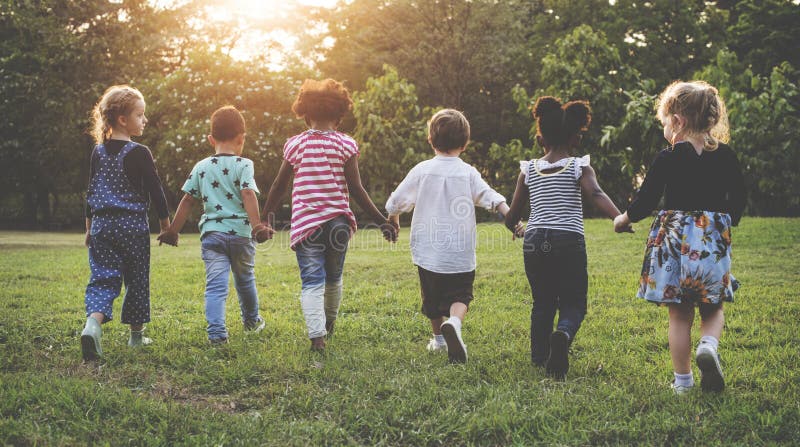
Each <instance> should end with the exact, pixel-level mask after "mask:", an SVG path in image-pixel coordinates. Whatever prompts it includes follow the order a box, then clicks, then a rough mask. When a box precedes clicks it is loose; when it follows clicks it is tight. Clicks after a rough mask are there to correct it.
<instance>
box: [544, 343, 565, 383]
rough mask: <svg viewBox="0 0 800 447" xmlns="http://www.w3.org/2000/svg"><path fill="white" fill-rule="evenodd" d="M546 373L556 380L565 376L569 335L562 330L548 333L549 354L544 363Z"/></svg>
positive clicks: (563, 378)
mask: <svg viewBox="0 0 800 447" xmlns="http://www.w3.org/2000/svg"><path fill="white" fill-rule="evenodd" d="M544 369H545V372H546V373H547V375H549V376H552V377H554V378H556V379H558V380H565V379H566V378H567V371H569V335H567V333H566V332H564V331H555V332H553V333H552V334H550V356H549V357H548V358H547V361H546V362H545V364H544Z"/></svg>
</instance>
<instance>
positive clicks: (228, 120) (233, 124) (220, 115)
mask: <svg viewBox="0 0 800 447" xmlns="http://www.w3.org/2000/svg"><path fill="white" fill-rule="evenodd" d="M244 132H245V125H244V117H243V116H242V114H241V112H239V111H238V110H237V109H236V107H234V106H224V107H220V108H219V109H217V110H216V111H214V113H213V114H211V136H212V137H214V139H216V140H217V141H231V140H233V139H234V138H236V137H238V136H239V135H241V134H243V133H244Z"/></svg>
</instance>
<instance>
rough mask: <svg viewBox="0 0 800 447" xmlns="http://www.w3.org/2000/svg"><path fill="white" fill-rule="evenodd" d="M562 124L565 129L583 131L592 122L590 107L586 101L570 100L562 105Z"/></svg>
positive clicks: (573, 131)
mask: <svg viewBox="0 0 800 447" xmlns="http://www.w3.org/2000/svg"><path fill="white" fill-rule="evenodd" d="M564 122H565V123H564V124H565V125H566V126H567V131H568V132H570V133H577V132H579V131H585V130H587V129H588V128H589V123H591V122H592V109H591V107H589V103H588V102H587V101H570V102H568V103H567V104H566V105H565V106H564Z"/></svg>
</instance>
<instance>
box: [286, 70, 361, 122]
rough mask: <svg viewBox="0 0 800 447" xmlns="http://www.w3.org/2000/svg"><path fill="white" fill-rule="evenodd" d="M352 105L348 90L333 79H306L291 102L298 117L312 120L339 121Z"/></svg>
mask: <svg viewBox="0 0 800 447" xmlns="http://www.w3.org/2000/svg"><path fill="white" fill-rule="evenodd" d="M352 107H353V100H352V99H350V92H348V91H347V89H346V88H345V86H344V85H343V84H342V83H341V82H338V81H335V80H333V79H325V80H324V81H317V80H315V79H306V80H305V81H303V85H302V86H301V87H300V92H299V93H298V94H297V98H296V99H295V101H294V104H292V112H294V114H295V115H296V116H297V117H298V118H303V119H306V120H313V121H337V122H338V121H340V120H341V119H342V117H344V115H345V114H346V113H347V112H348V111H349V110H350V109H351V108H352Z"/></svg>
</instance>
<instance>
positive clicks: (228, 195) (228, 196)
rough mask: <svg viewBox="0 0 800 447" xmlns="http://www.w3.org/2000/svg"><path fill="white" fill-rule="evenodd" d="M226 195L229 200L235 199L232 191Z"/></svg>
mask: <svg viewBox="0 0 800 447" xmlns="http://www.w3.org/2000/svg"><path fill="white" fill-rule="evenodd" d="M225 197H227V198H228V200H233V194H231V193H227V194H225Z"/></svg>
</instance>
